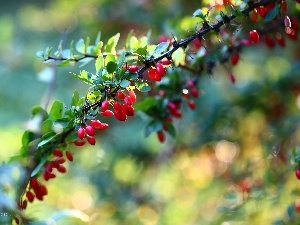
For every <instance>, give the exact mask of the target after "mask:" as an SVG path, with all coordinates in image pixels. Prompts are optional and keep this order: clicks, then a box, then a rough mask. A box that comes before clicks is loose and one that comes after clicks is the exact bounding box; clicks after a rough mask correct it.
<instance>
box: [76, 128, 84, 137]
mask: <svg viewBox="0 0 300 225" xmlns="http://www.w3.org/2000/svg"><path fill="white" fill-rule="evenodd" d="M77 136H78V138H79V139H83V138H84V136H85V129H84V128H83V127H79V129H78V131H77Z"/></svg>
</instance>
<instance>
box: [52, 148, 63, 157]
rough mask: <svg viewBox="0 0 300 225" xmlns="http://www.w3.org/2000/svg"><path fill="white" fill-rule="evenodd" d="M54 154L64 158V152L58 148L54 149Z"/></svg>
mask: <svg viewBox="0 0 300 225" xmlns="http://www.w3.org/2000/svg"><path fill="white" fill-rule="evenodd" d="M52 153H53V155H55V156H57V157H62V156H63V153H62V151H61V150H59V149H58V148H56V149H54V150H53V152H52Z"/></svg>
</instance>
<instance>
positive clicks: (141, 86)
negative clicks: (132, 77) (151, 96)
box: [135, 81, 151, 92]
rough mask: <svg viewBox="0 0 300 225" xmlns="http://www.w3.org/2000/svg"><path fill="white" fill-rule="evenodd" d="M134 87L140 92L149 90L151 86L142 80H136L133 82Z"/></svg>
mask: <svg viewBox="0 0 300 225" xmlns="http://www.w3.org/2000/svg"><path fill="white" fill-rule="evenodd" d="M135 87H136V88H137V89H138V90H139V91H140V92H148V91H150V90H151V87H150V86H149V85H148V84H147V83H145V82H142V81H136V82H135Z"/></svg>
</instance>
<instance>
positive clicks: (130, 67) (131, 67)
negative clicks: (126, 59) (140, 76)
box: [128, 65, 139, 73]
mask: <svg viewBox="0 0 300 225" xmlns="http://www.w3.org/2000/svg"><path fill="white" fill-rule="evenodd" d="M128 70H129V72H130V73H134V72H136V71H138V70H139V67H138V66H137V65H131V66H129V67H128Z"/></svg>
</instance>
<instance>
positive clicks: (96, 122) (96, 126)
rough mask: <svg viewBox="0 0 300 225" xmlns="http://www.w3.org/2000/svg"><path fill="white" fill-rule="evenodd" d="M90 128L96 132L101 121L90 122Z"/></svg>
mask: <svg viewBox="0 0 300 225" xmlns="http://www.w3.org/2000/svg"><path fill="white" fill-rule="evenodd" d="M91 126H92V127H93V128H95V129H97V130H99V129H100V127H101V121H100V120H91Z"/></svg>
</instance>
